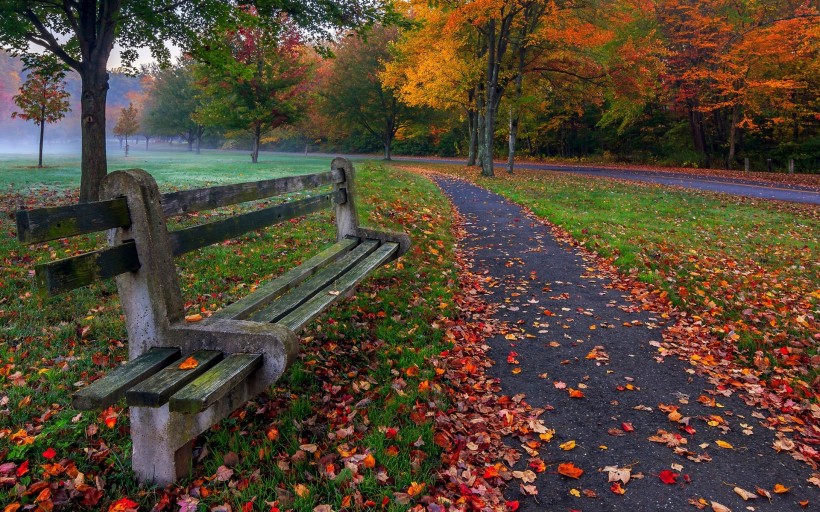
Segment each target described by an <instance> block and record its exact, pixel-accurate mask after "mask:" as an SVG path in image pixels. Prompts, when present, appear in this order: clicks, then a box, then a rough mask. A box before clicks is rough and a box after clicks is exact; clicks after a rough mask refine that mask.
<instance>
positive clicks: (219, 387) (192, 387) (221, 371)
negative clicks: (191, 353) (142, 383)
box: [168, 353, 262, 414]
mask: <svg viewBox="0 0 820 512" xmlns="http://www.w3.org/2000/svg"><path fill="white" fill-rule="evenodd" d="M261 365H262V355H261V354H239V353H237V354H231V355H230V356H228V357H226V358H225V359H223V360H222V361H220V362H219V363H218V364H217V365H216V366H214V367H213V368H211V369H210V370H208V371H207V372H205V373H203V374H202V375H200V376H199V377H197V378H196V379H195V380H194V381H193V382H191V383H190V384H188V385H187V386H185V387H184V388H182V389H181V390H179V391H177V392H176V393H175V394H174V395H172V396H171V398H170V400H169V401H168V407H169V408H170V410H171V411H173V412H180V413H185V414H193V413H197V412H200V411H204V410H205V409H207V408H208V407H210V406H211V405H213V404H214V403H215V402H216V401H217V400H219V399H220V398H222V397H223V396H225V395H227V394H228V393H230V391H231V390H232V389H233V388H234V387H236V386H237V385H239V384H240V383H241V382H242V381H243V380H245V379H246V378H247V377H248V376H249V375H250V374H251V372H253V371H254V370H256V369H257V368H259V366H261Z"/></svg>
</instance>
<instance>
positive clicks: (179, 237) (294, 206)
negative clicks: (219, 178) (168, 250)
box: [170, 193, 337, 256]
mask: <svg viewBox="0 0 820 512" xmlns="http://www.w3.org/2000/svg"><path fill="white" fill-rule="evenodd" d="M336 197H337V194H335V193H327V194H319V195H315V196H311V197H308V198H305V199H300V200H298V201H291V202H288V203H283V204H279V205H276V206H271V207H270V208H265V209H264V210H257V211H255V212H250V213H244V214H241V215H234V216H232V217H229V218H227V219H223V220H219V221H216V222H209V223H208V224H201V225H199V226H194V227H191V228H187V229H180V230H178V231H172V232H171V233H170V235H171V245H172V248H173V252H174V256H179V255H181V254H185V253H186V252H190V251H193V250H195V249H199V248H201V247H205V246H208V245H211V244H215V243H218V242H221V241H223V240H228V239H229V238H236V237H238V236H240V235H243V234H245V233H248V232H249V231H254V230H256V229H260V228H264V227H267V226H270V225H271V224H277V223H279V222H284V221H286V220H289V219H293V218H296V217H301V216H302V215H307V214H309V213H313V212H317V211H319V210H322V209H323V208H329V207H330V206H331V204H332V201H333V200H335V198H336Z"/></svg>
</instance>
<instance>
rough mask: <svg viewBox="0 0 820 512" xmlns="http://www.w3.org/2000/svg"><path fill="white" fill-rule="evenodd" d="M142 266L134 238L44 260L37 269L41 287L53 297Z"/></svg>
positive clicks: (37, 277)
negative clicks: (109, 245) (69, 255)
mask: <svg viewBox="0 0 820 512" xmlns="http://www.w3.org/2000/svg"><path fill="white" fill-rule="evenodd" d="M139 268H140V261H139V257H138V256H137V247H136V245H134V242H133V241H128V242H125V243H123V244H121V245H116V246H114V247H107V248H105V249H100V250H97V251H92V252H87V253H85V254H81V255H79V256H72V257H70V258H63V259H61V260H57V261H52V262H49V263H43V264H42V265H37V267H35V272H36V280H37V288H38V289H39V290H41V291H43V292H45V293H46V294H47V295H49V296H52V295H58V294H60V293H64V292H67V291H69V290H73V289H74V288H80V287H81V286H87V285H89V284H92V283H94V282H95V281H100V280H102V279H108V278H109V277H115V276H118V275H120V274H124V273H125V272H133V271H134V270H138V269H139Z"/></svg>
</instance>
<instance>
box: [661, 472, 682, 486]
mask: <svg viewBox="0 0 820 512" xmlns="http://www.w3.org/2000/svg"><path fill="white" fill-rule="evenodd" d="M679 476H680V473H675V472H673V471H670V470H668V469H664V470H663V471H661V472H660V474H659V475H658V477H659V478H660V479H661V482H663V483H665V484H667V485H672V484H676V483H678V477H679Z"/></svg>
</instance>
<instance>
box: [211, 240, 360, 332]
mask: <svg viewBox="0 0 820 512" xmlns="http://www.w3.org/2000/svg"><path fill="white" fill-rule="evenodd" d="M358 243H359V240H358V239H356V238H346V239H345V240H342V241H341V242H338V243H336V244H333V245H332V246H330V247H328V248H327V249H325V250H324V251H322V252H320V253H319V254H317V255H315V256H313V257H312V258H310V259H309V260H307V261H305V262H304V263H302V264H301V265H299V266H296V267H294V268H292V269H290V270H288V271H287V272H285V273H284V274H282V275H281V276H279V277H277V278H275V279H273V280H271V281H268V282H266V283H264V284H263V285H261V286H260V287H259V288H257V289H256V290H254V291H253V292H252V293H250V294H248V295H246V296H245V297H242V298H241V299H239V300H237V301H236V302H234V303H233V304H230V305H229V306H226V307H224V308H222V309H221V310H219V311H217V312H216V313H215V314H214V315H213V316H214V317H217V318H226V319H239V320H242V319H245V318H246V317H247V316H249V315H251V314H252V313H254V312H256V311H257V310H259V309H260V308H263V307H265V306H267V305H268V304H270V303H271V302H273V301H274V300H275V299H277V298H278V297H280V296H281V295H282V294H283V293H285V292H287V291H288V290H290V289H292V288H293V287H295V286H297V285H299V284H300V283H301V282H303V281H304V280H305V279H307V278H308V277H310V276H312V275H314V274H316V273H317V272H318V271H319V270H320V269H322V268H323V267H325V266H327V265H328V264H330V263H333V262H334V261H336V260H338V259H339V258H341V257H342V256H344V255H345V254H347V253H348V252H349V251H350V250H351V249H352V248H353V247H355V246H356V245H357V244H358Z"/></svg>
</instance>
